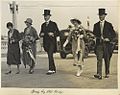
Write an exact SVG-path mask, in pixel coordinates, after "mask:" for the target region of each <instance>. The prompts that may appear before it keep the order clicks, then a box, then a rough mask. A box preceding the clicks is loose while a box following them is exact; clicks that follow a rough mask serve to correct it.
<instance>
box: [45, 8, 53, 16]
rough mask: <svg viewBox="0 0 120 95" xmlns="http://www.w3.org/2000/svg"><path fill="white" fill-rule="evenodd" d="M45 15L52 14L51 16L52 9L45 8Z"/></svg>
mask: <svg viewBox="0 0 120 95" xmlns="http://www.w3.org/2000/svg"><path fill="white" fill-rule="evenodd" d="M43 15H44V16H46V15H50V16H51V14H50V10H48V9H45V10H44V14H43Z"/></svg>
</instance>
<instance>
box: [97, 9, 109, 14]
mask: <svg viewBox="0 0 120 95" xmlns="http://www.w3.org/2000/svg"><path fill="white" fill-rule="evenodd" d="M98 10H99V13H98V15H107V13H106V12H105V9H104V8H99V9H98Z"/></svg>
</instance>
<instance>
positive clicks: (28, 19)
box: [24, 18, 33, 25]
mask: <svg viewBox="0 0 120 95" xmlns="http://www.w3.org/2000/svg"><path fill="white" fill-rule="evenodd" d="M24 22H25V23H29V24H31V25H32V22H33V21H32V19H31V18H27V19H26V21H24Z"/></svg>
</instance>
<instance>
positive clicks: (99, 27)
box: [93, 8, 115, 79]
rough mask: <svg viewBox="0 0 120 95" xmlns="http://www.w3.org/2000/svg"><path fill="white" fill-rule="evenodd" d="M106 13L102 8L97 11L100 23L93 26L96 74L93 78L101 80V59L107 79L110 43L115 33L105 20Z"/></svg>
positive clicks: (110, 51) (111, 50)
mask: <svg viewBox="0 0 120 95" xmlns="http://www.w3.org/2000/svg"><path fill="white" fill-rule="evenodd" d="M106 15H107V13H106V12H105V9H104V8H100V9H99V19H100V21H99V22H97V23H96V24H94V29H93V34H94V35H95V37H96V47H95V54H96V57H97V74H96V75H94V77H95V78H98V79H102V59H103V58H104V62H105V78H109V74H110V71H109V67H110V59H111V57H112V52H113V44H112V41H113V39H114V38H115V31H114V29H113V26H112V24H111V23H109V22H107V21H106V20H105V17H106Z"/></svg>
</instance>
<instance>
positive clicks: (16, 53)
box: [7, 29, 21, 65]
mask: <svg viewBox="0 0 120 95" xmlns="http://www.w3.org/2000/svg"><path fill="white" fill-rule="evenodd" d="M13 31H14V32H13V35H12V37H11V38H9V35H10V31H8V52H7V64H8V65H12V64H13V65H17V64H21V62H20V47H19V41H20V37H19V32H18V30H16V29H14V30H13ZM12 39H14V40H15V42H13V43H10V40H12Z"/></svg>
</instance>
